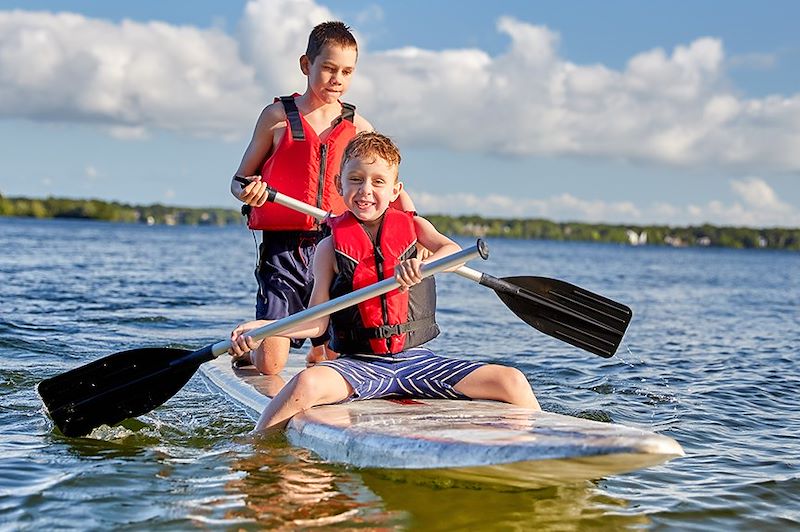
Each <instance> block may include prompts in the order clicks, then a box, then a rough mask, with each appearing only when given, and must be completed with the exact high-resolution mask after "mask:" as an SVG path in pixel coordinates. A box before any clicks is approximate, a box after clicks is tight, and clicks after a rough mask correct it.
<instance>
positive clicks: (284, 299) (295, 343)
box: [255, 231, 324, 347]
mask: <svg viewBox="0 0 800 532" xmlns="http://www.w3.org/2000/svg"><path fill="white" fill-rule="evenodd" d="M262 234H263V242H262V243H261V246H259V252H258V267H257V268H256V271H255V274H256V280H257V281H258V294H257V295H256V319H257V320H279V319H281V318H285V317H286V316H289V315H291V314H295V313H297V312H300V311H301V310H305V309H306V308H307V307H308V302H309V300H310V299H311V290H312V289H313V287H314V277H313V273H314V272H313V260H314V252H315V251H316V249H317V243H318V242H319V241H320V240H322V238H323V236H324V235H323V233H322V232H321V231H264V232H263V233H262ZM304 342H305V340H304V339H302V338H299V339H293V340H292V347H301V346H302V345H303V343H304ZM315 343H316V342H315Z"/></svg>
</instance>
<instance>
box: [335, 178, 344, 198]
mask: <svg viewBox="0 0 800 532" xmlns="http://www.w3.org/2000/svg"><path fill="white" fill-rule="evenodd" d="M333 182H334V184H335V185H336V191H337V192H338V193H339V195H340V196H342V195H343V194H342V174H336V175H335V176H333Z"/></svg>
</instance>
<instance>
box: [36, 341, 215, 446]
mask: <svg viewBox="0 0 800 532" xmlns="http://www.w3.org/2000/svg"><path fill="white" fill-rule="evenodd" d="M205 351H209V350H208V348H204V349H201V350H199V351H194V352H192V351H187V350H185V349H169V348H145V349H133V350H130V351H122V352H120V353H115V354H113V355H109V356H107V357H104V358H101V359H100V360H96V361H94V362H91V363H89V364H86V365H85V366H81V367H79V368H75V369H73V370H70V371H67V372H66V373H62V374H61V375H56V376H55V377H52V378H49V379H45V380H43V381H42V382H40V383H39V385H38V386H37V390H38V392H39V396H40V397H41V398H42V401H43V402H44V405H45V408H47V411H48V413H49V414H50V417H51V418H52V419H53V421H54V422H55V424H56V426H57V427H58V428H59V429H60V430H61V432H62V433H63V434H64V435H66V436H83V435H85V434H88V433H89V432H91V431H92V429H94V428H96V427H99V426H100V425H103V424H105V425H114V424H116V423H119V422H120V421H122V420H125V419H128V418H131V417H136V416H140V415H142V414H145V413H147V412H149V411H151V410H153V409H154V408H156V407H157V406H159V405H161V404H163V403H164V402H165V401H166V400H167V399H169V398H170V397H172V396H173V395H175V394H176V393H178V390H180V389H181V388H182V387H183V385H184V384H186V383H187V382H188V381H189V379H190V378H191V377H192V375H194V373H195V371H197V368H198V366H199V365H200V364H201V363H203V362H205V361H206V360H210V359H211V358H213V355H211V356H206V355H207V354H206V353H205ZM198 355H202V356H198Z"/></svg>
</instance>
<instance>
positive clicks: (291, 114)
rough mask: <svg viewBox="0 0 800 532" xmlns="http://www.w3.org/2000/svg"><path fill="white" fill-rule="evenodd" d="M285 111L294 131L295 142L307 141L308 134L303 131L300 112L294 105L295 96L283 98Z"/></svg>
mask: <svg viewBox="0 0 800 532" xmlns="http://www.w3.org/2000/svg"><path fill="white" fill-rule="evenodd" d="M281 103H282V104H283V110H284V111H286V119H287V120H288V121H289V127H290V128H291V129H292V139H293V140H306V132H305V131H303V121H302V120H301V119H300V110H299V109H297V104H296V103H294V96H281Z"/></svg>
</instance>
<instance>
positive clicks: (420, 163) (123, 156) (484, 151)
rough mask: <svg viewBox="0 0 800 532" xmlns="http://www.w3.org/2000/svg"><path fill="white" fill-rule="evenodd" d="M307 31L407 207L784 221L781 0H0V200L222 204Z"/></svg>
mask: <svg viewBox="0 0 800 532" xmlns="http://www.w3.org/2000/svg"><path fill="white" fill-rule="evenodd" d="M456 6H457V7H456ZM324 20H344V21H345V22H347V23H348V24H349V25H350V26H352V27H353V29H354V30H355V33H356V37H357V39H358V41H359V49H360V53H359V62H358V67H357V69H356V73H355V77H354V80H353V83H352V85H351V88H350V90H349V92H348V93H347V94H346V95H345V98H344V100H345V101H350V102H352V103H354V104H355V105H356V106H357V107H358V111H359V112H360V113H361V114H363V115H364V116H365V117H366V118H367V119H368V120H369V121H370V122H371V123H372V124H373V125H374V126H375V128H376V129H377V130H378V131H381V132H383V133H385V134H388V135H390V136H391V137H392V138H393V139H395V141H396V142H397V143H398V145H399V146H400V148H401V151H402V153H403V163H402V165H401V168H400V174H401V179H402V180H403V182H404V184H405V186H406V190H408V192H409V194H410V195H411V197H412V199H413V200H414V202H415V203H416V205H417V210H418V211H419V212H421V213H423V214H424V213H429V214H432V213H444V214H481V215H484V216H501V217H525V218H548V219H551V220H556V221H584V222H593V223H597V222H605V223H617V224H631V225H644V224H668V225H687V224H701V223H712V224H717V225H736V226H752V227H773V226H781V227H800V34H798V32H797V29H796V21H797V20H800V2H796V1H793V0H782V1H777V0H765V1H764V2H752V1H741V0H726V1H722V0H720V1H711V0H700V1H697V2H674V1H662V0H652V1H648V2H641V1H638V0H614V1H608V2H590V1H588V0H584V1H578V0H573V1H566V2H529V1H526V0H510V1H508V0H507V1H504V2H485V1H474V0H466V1H462V2H459V3H458V4H455V3H452V2H431V1H426V2H423V1H421V0H406V1H403V2H388V1H387V2H375V1H368V0H331V1H327V2H325V1H323V0H318V1H312V0H251V1H242V0H226V1H224V2H223V1H211V0H194V1H188V0H186V1H178V0H138V1H137V2H96V1H89V0H83V1H80V0H28V1H16V2H11V1H6V0H0V193H2V194H3V195H6V196H27V197H46V196H57V197H76V198H99V199H104V200H114V201H121V202H125V203H134V204H150V203H165V204H169V205H182V206H192V207H201V206H214V207H230V208H236V207H237V205H238V202H237V200H235V198H233V196H231V194H230V192H229V183H230V176H231V175H232V174H233V172H234V171H235V170H236V168H237V167H238V165H239V161H240V160H241V157H242V154H243V152H244V149H245V148H246V146H247V143H248V142H249V140H250V136H251V135H252V131H253V127H254V125H255V121H256V118H257V117H258V115H259V113H260V111H261V109H262V108H263V107H264V105H266V104H268V103H270V102H271V101H272V99H273V97H275V96H278V95H282V94H289V93H292V92H303V90H304V89H305V78H304V77H303V75H302V73H301V72H300V69H299V66H298V58H299V57H300V55H301V54H302V53H303V52H304V51H305V45H306V41H307V37H308V32H309V31H310V29H311V28H312V27H313V26H314V25H315V24H317V23H319V22H321V21H324Z"/></svg>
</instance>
